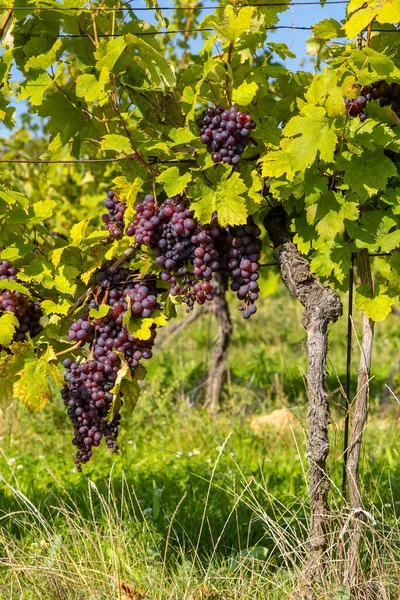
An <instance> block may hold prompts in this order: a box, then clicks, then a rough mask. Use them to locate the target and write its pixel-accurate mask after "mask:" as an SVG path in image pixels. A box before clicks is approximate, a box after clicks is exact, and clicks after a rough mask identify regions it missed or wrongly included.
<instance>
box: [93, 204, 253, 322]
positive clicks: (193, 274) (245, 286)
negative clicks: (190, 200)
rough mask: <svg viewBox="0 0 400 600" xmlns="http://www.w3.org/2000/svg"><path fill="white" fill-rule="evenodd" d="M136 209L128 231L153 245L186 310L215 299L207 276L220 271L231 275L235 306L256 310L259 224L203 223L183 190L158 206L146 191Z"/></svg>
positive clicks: (173, 292) (246, 313) (248, 311)
mask: <svg viewBox="0 0 400 600" xmlns="http://www.w3.org/2000/svg"><path fill="white" fill-rule="evenodd" d="M135 209H136V215H135V219H134V221H133V223H131V224H130V225H129V226H128V227H127V230H126V233H127V235H129V236H133V237H134V238H135V241H136V243H138V244H146V245H148V246H149V247H150V248H152V249H153V250H154V253H155V256H156V262H157V264H158V265H160V267H161V268H162V273H161V279H162V281H165V282H168V284H169V285H170V288H171V295H172V296H182V297H183V302H184V303H185V304H186V305H187V311H189V310H191V309H192V308H193V307H194V304H195V303H197V304H204V303H205V302H206V301H210V300H212V299H213V289H212V283H211V278H212V275H213V273H215V272H217V271H220V272H225V273H226V274H227V276H228V278H231V279H232V286H231V289H232V290H233V291H235V292H236V293H237V296H238V298H239V299H240V300H244V303H243V305H242V306H241V307H240V309H239V310H241V311H242V314H243V317H244V318H246V319H248V318H249V317H250V316H251V315H252V314H254V313H255V312H256V307H255V305H254V303H255V301H256V300H257V298H258V293H259V288H258V284H257V280H258V278H259V273H258V271H259V268H260V265H259V260H260V252H261V242H260V239H259V237H260V235H261V230H260V228H259V227H258V226H257V225H255V224H254V223H253V222H252V221H251V220H248V222H247V224H245V225H244V226H243V227H226V228H223V227H221V226H220V225H219V224H218V221H217V219H214V220H213V222H212V223H211V224H210V225H203V224H202V223H201V222H200V221H198V220H197V219H196V218H195V217H194V214H193V211H191V210H190V209H189V208H188V207H187V206H186V203H185V200H184V199H183V198H182V197H181V196H177V197H176V198H167V199H166V200H165V201H164V202H163V203H162V204H160V205H159V206H157V205H156V202H155V200H154V197H153V196H152V195H148V196H146V197H145V198H144V200H143V201H142V202H140V203H139V204H137V205H136V207H135ZM105 276H106V275H105V274H104V277H105ZM101 285H103V283H102V284H101Z"/></svg>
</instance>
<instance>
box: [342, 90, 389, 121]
mask: <svg viewBox="0 0 400 600" xmlns="http://www.w3.org/2000/svg"><path fill="white" fill-rule="evenodd" d="M343 100H344V103H345V106H346V108H347V112H348V113H349V115H351V116H352V117H357V116H358V117H359V118H360V121H365V120H366V118H367V114H366V113H365V112H364V108H365V107H366V105H367V102H371V101H373V100H379V105H380V106H381V107H382V108H383V107H384V106H390V107H391V109H392V110H393V111H394V112H395V113H396V115H397V116H398V117H399V118H400V84H398V83H391V84H390V83H386V82H385V81H377V82H376V83H372V84H371V85H365V86H364V87H363V88H362V89H361V95H360V96H358V97H357V98H356V99H355V100H349V98H347V97H346V96H343Z"/></svg>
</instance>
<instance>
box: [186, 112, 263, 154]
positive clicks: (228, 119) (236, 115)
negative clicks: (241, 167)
mask: <svg viewBox="0 0 400 600" xmlns="http://www.w3.org/2000/svg"><path fill="white" fill-rule="evenodd" d="M196 122H197V125H198V127H199V135H200V140H201V143H202V144H204V145H206V146H207V147H208V149H209V150H210V151H211V152H212V153H213V155H212V159H213V161H214V162H215V163H220V162H224V163H226V164H228V165H237V164H238V163H239V161H240V155H241V154H242V153H243V151H244V149H245V147H246V144H247V142H248V141H249V137H250V133H251V131H252V130H253V129H255V127H256V123H255V121H253V119H252V117H251V115H250V114H249V113H248V112H241V111H239V109H238V108H237V107H236V106H231V107H230V108H229V109H225V108H224V107H223V106H216V107H215V108H213V107H209V108H207V109H206V110H205V111H204V112H203V114H202V116H201V117H199V118H198V119H197V121H196Z"/></svg>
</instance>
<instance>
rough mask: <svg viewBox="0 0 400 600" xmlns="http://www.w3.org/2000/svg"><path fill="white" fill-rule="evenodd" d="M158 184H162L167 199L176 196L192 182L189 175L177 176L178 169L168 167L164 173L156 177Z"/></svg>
mask: <svg viewBox="0 0 400 600" xmlns="http://www.w3.org/2000/svg"><path fill="white" fill-rule="evenodd" d="M156 181H158V183H163V184H164V190H165V192H166V194H167V196H168V197H169V198H172V197H173V196H178V195H179V194H181V193H182V192H183V191H184V189H185V188H186V186H187V184H188V183H189V182H190V181H192V176H191V174H190V173H185V174H184V175H182V176H181V175H179V169H178V167H170V168H169V169H167V170H166V171H163V172H162V173H161V175H159V176H158V177H157V180H156Z"/></svg>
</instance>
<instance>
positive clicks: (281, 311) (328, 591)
mask: <svg viewBox="0 0 400 600" xmlns="http://www.w3.org/2000/svg"><path fill="white" fill-rule="evenodd" d="M233 311H234V312H233V319H234V339H233V341H232V344H231V348H230V353H229V364H228V373H227V382H226V385H225V387H224V390H223V398H222V401H223V410H221V413H220V414H219V416H218V418H217V419H216V420H215V421H212V422H211V421H210V420H209V418H208V416H207V414H206V413H205V412H204V411H203V410H202V408H201V402H202V387H201V381H202V376H203V374H204V372H205V370H206V365H207V364H208V361H209V359H210V352H211V348H212V342H213V335H214V324H213V322H212V321H209V317H208V316H204V317H202V318H201V319H200V320H198V321H197V322H196V323H195V324H193V325H192V326H191V327H190V329H189V328H188V329H186V330H185V331H184V333H183V334H181V335H180V336H178V337H175V338H173V340H171V342H169V341H168V336H165V337H164V341H163V345H162V348H160V349H159V350H156V351H155V356H154V358H153V360H152V361H148V364H147V365H146V366H148V369H149V373H148V377H147V380H146V383H145V385H144V386H143V394H142V397H141V399H140V401H139V405H138V407H137V409H136V410H135V412H134V413H133V415H132V416H131V417H128V416H125V418H124V421H123V426H122V430H121V434H120V446H121V452H120V454H119V455H118V456H115V455H110V454H108V453H107V451H106V450H104V449H103V448H98V449H97V450H98V451H97V452H96V453H95V456H94V457H93V459H92V461H91V462H90V463H89V464H88V465H85V467H84V473H83V474H82V475H79V474H78V473H76V472H75V471H74V466H73V460H72V459H73V447H72V445H71V443H70V438H71V432H70V429H69V423H68V420H67V417H66V415H65V410H64V407H63V405H62V401H61V399H60V398H56V399H54V401H53V403H51V404H49V405H47V406H46V408H45V409H44V410H43V411H42V412H41V413H39V414H37V415H34V416H32V415H30V414H28V413H27V411H25V409H23V407H21V406H20V405H14V406H12V407H11V408H10V409H9V410H8V411H7V413H5V417H3V421H2V430H1V432H0V435H1V441H0V447H1V449H2V452H3V454H2V456H1V458H0V473H1V476H2V484H1V486H0V510H1V513H0V519H1V521H0V524H1V529H0V561H1V562H0V597H1V598H2V599H3V598H4V599H13V600H14V598H15V599H17V598H18V599H19V598H24V599H25V598H26V599H28V600H30V599H31V598H32V599H35V600H36V599H38V598H40V599H42V598H43V599H44V600H53V599H68V600H69V599H71V600H78V599H81V598H85V600H87V599H89V600H95V599H96V600H97V599H100V598H123V597H122V596H120V595H119V592H118V590H119V588H120V582H121V581H124V582H127V583H129V584H132V585H134V586H136V588H137V589H142V590H144V592H145V593H146V594H147V596H148V597H149V598H151V599H158V598H163V599H164V598H165V599H167V598H168V599H176V600H181V599H183V598H185V599H188V600H189V598H190V599H191V600H196V599H197V598H198V599H199V600H200V599H201V598H203V599H205V598H209V599H211V598H213V597H214V598H251V599H253V598H254V599H256V598H257V599H260V598H267V599H268V600H275V598H276V599H278V598H279V599H281V598H286V597H290V594H292V593H293V594H294V595H293V598H296V592H295V590H296V585H297V582H298V574H299V570H300V568H301V564H302V561H303V559H304V553H305V541H306V533H307V521H308V506H307V460H306V455H305V433H304V426H305V424H306V413H307V403H306V397H305V389H304V371H305V368H306V358H305V351H304V341H305V336H304V330H303V329H302V327H301V325H300V316H301V309H300V307H299V306H298V305H297V304H296V303H294V302H293V301H291V300H290V299H289V298H287V297H286V296H285V295H284V294H283V293H280V295H279V297H276V298H272V299H270V300H268V301H266V302H265V303H264V306H263V307H262V308H261V309H260V310H259V312H258V313H257V315H256V318H255V319H254V320H253V322H251V321H250V322H244V321H243V319H242V318H241V316H240V314H239V313H238V312H237V311H236V309H235V308H233ZM345 321H346V320H345V319H342V320H341V321H340V322H339V323H338V324H336V325H334V326H333V327H332V330H331V339H330V365H329V377H328V385H329V389H330V391H331V406H332V417H333V419H332V420H333V423H332V426H331V431H330V437H331V445H332V452H331V456H330V459H329V472H330V477H331V485H332V491H331V505H332V518H331V530H332V539H331V544H330V547H329V553H328V554H329V556H328V559H329V569H328V575H327V580H326V581H325V582H323V583H322V585H321V589H320V590H319V595H320V597H321V598H331V599H333V598H335V599H336V598H337V600H339V598H346V595H345V592H343V594H342V595H340V591H339V590H340V579H339V576H338V572H339V568H338V566H339V563H340V561H341V560H342V559H343V552H342V551H341V548H340V540H339V538H338V532H340V531H341V530H343V528H345V529H346V521H347V519H348V515H349V510H348V507H347V505H346V504H345V503H344V504H343V503H342V500H341V497H340V490H339V488H340V482H341V470H342V460H341V455H342V445H343V444H342V429H343V416H344V411H343V408H342V404H343V398H342V394H341V391H340V386H342V385H343V384H344V373H345V347H346V337H345V335H346V331H345V328H346V322H345ZM357 328H358V323H356V325H355V329H356V331H357ZM397 331H398V317H395V316H391V317H389V319H388V320H387V322H385V324H377V329H376V347H375V353H374V357H375V360H374V366H373V379H372V381H371V391H370V393H371V407H372V415H371V418H370V421H369V424H368V428H367V431H366V434H365V442H364V446H363V456H362V465H361V471H362V478H363V494H364V500H365V509H366V510H368V511H369V512H371V514H373V517H374V519H375V521H376V524H375V525H374V524H373V523H372V521H371V522H370V521H369V520H368V522H367V523H366V528H365V531H366V535H365V539H364V548H363V568H364V571H365V585H366V587H365V589H364V590H363V592H362V593H363V594H364V596H362V597H363V598H364V597H365V598H371V599H372V598H374V597H376V598H396V599H397V598H398V597H399V595H400V594H399V590H400V584H399V581H400V580H399V573H398V567H397V564H398V563H399V562H400V561H399V558H400V557H399V553H400V552H399V546H400V544H399V538H400V528H399V517H400V491H399V490H400V464H399V452H400V441H399V435H398V429H397V421H398V417H399V410H398V402H397V401H396V399H395V397H394V396H390V399H389V401H388V402H387V404H386V408H385V410H384V412H382V410H381V409H380V408H379V405H380V402H381V399H382V397H383V396H384V391H385V387H384V386H385V382H386V380H387V378H388V375H389V372H390V371H391V369H392V367H393V365H394V363H395V362H396V361H397V358H398V356H399V354H400V348H399V338H398V334H397ZM354 350H355V352H354V355H355V356H354V361H353V362H354V364H353V372H354V374H355V373H356V366H357V362H358V356H357V355H358V351H357V341H355V344H354ZM394 385H396V378H394ZM354 389H355V375H354V377H353V390H354ZM195 392H197V393H195ZM394 392H395V393H397V390H396V389H394ZM189 400H190V401H191V402H193V401H194V402H195V406H194V408H189V405H188V403H189ZM283 407H290V408H291V410H293V413H294V414H295V415H296V417H298V422H297V423H295V424H294V425H292V426H289V425H288V426H285V427H283V428H281V430H276V429H272V428H269V429H266V430H265V431H263V432H262V433H261V434H256V433H254V431H252V429H251V427H250V422H251V418H252V416H253V415H254V414H263V413H265V412H269V411H271V410H273V409H276V408H283ZM1 565H2V566H1ZM374 590H375V591H374ZM213 593H215V594H216V595H214V596H213V595H212V594H213ZM335 594H336V596H335ZM374 594H375V596H374ZM138 597H140V596H138Z"/></svg>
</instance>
